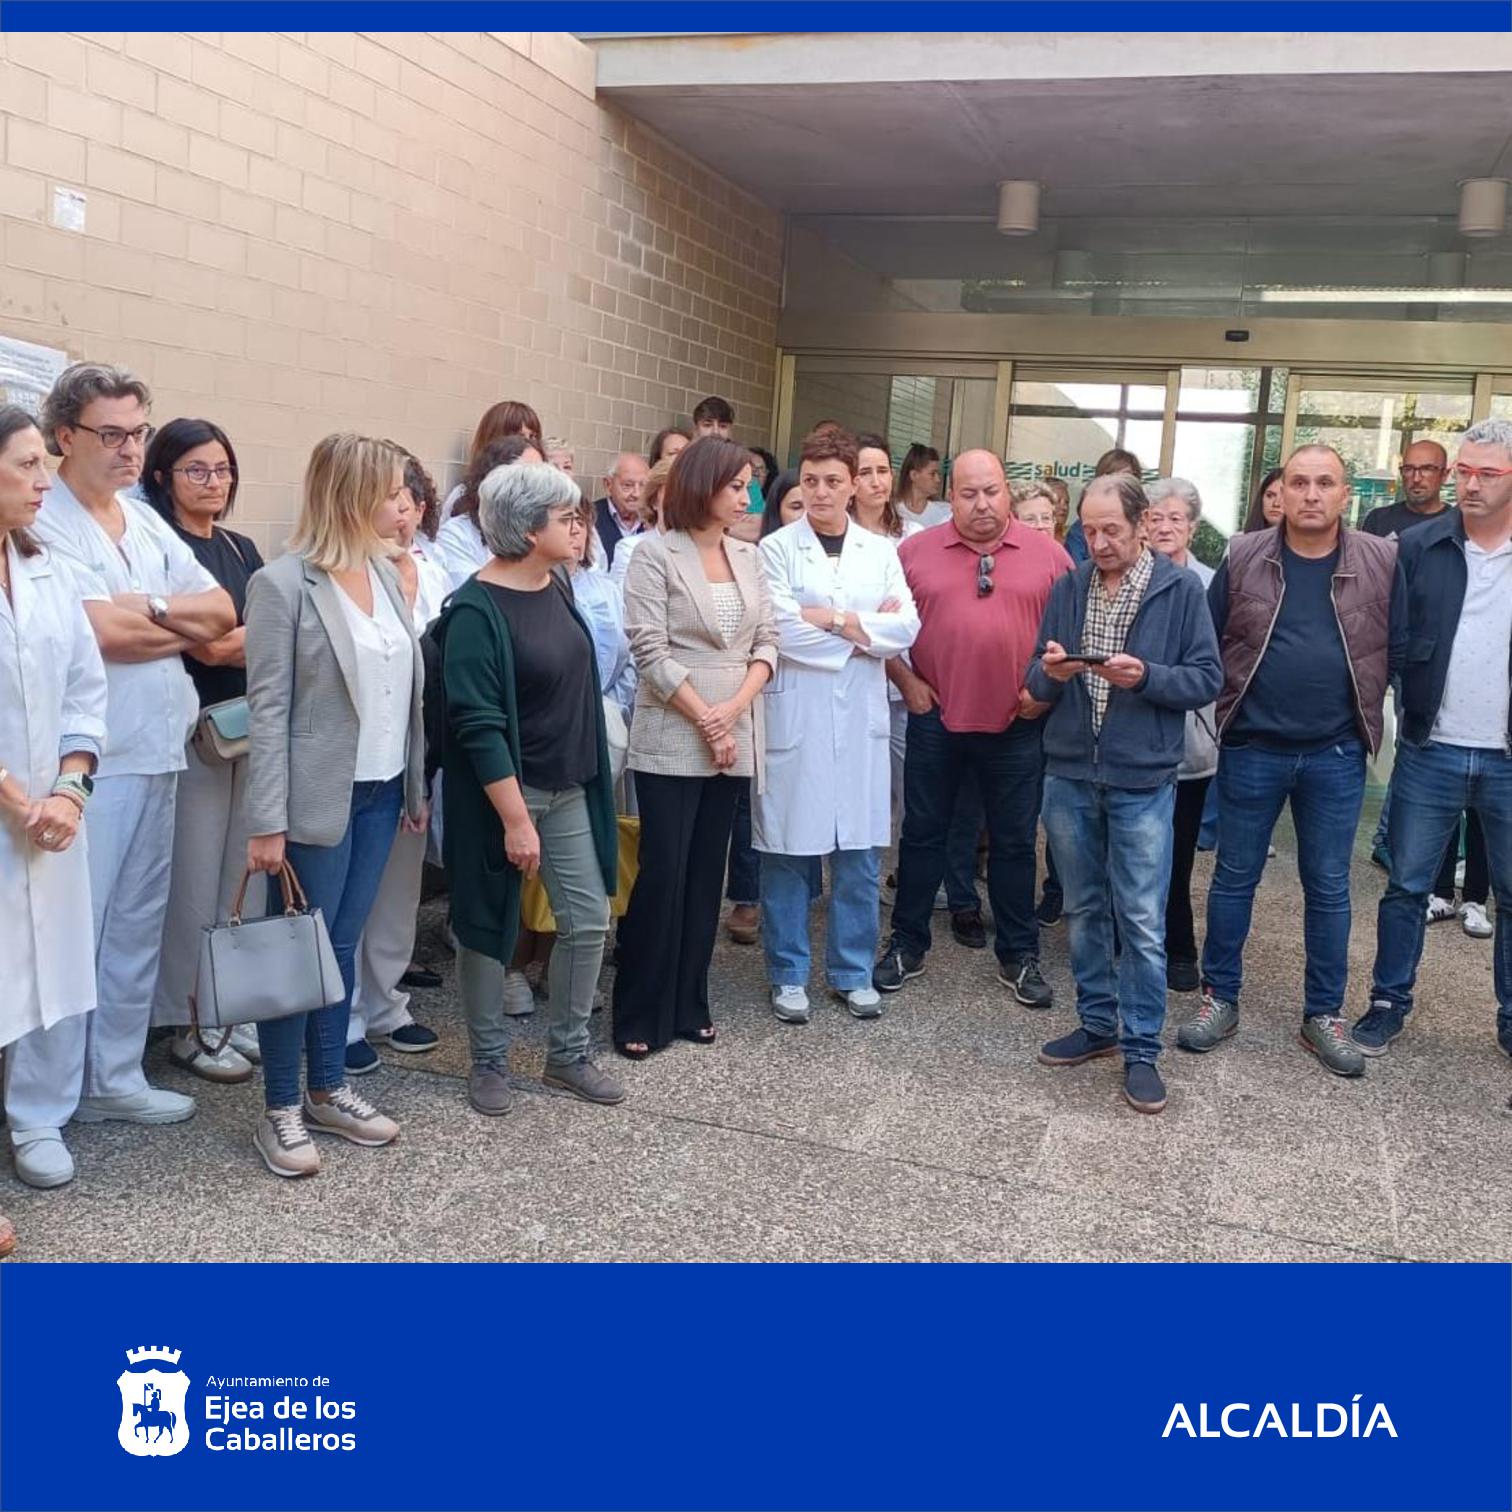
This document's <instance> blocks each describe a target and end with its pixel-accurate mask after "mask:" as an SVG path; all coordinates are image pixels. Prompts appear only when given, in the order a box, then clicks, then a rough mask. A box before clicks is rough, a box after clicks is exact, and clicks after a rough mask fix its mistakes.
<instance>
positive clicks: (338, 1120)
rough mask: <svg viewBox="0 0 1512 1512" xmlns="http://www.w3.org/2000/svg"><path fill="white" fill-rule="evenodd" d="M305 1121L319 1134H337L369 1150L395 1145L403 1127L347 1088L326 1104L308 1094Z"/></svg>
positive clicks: (336, 1090)
mask: <svg viewBox="0 0 1512 1512" xmlns="http://www.w3.org/2000/svg"><path fill="white" fill-rule="evenodd" d="M304 1121H305V1124H306V1126H307V1127H309V1128H310V1129H311V1130H313V1132H315V1133H316V1134H337V1135H340V1137H341V1138H342V1139H346V1140H350V1141H351V1143H352V1144H354V1145H363V1146H365V1147H367V1148H368V1149H378V1148H380V1147H381V1146H383V1145H387V1144H393V1142H394V1141H395V1140H396V1139H398V1137H399V1125H398V1124H396V1123H395V1122H394V1120H393V1119H392V1118H390V1117H388V1116H387V1114H384V1113H380V1112H379V1111H378V1110H377V1108H375V1107H374V1106H373V1105H372V1103H370V1102H368V1101H367V1100H366V1099H365V1098H361V1097H358V1095H357V1094H356V1093H355V1092H354V1091H352V1089H351V1088H350V1087H348V1086H345V1085H343V1086H340V1087H332V1088H331V1090H330V1092H329V1093H328V1094H327V1100H326V1101H325V1102H316V1101H315V1099H314V1098H313V1097H311V1096H310V1094H309V1093H308V1092H306V1093H305V1100H304Z"/></svg>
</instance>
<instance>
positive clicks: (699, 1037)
mask: <svg viewBox="0 0 1512 1512" xmlns="http://www.w3.org/2000/svg"><path fill="white" fill-rule="evenodd" d="M676 1037H677V1038H678V1039H680V1040H687V1042H688V1043H689V1044H690V1045H704V1046H708V1045H712V1044H713V1043H714V1041H715V1040H716V1039H717V1038H718V1037H719V1033H718V1031H717V1030H716V1029H714V1028H713V1027H712V1025H711V1026H710V1027H709V1028H707V1029H679V1030H678V1031H677V1035H676Z"/></svg>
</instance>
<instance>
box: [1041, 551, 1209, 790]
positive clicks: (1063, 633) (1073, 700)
mask: <svg viewBox="0 0 1512 1512" xmlns="http://www.w3.org/2000/svg"><path fill="white" fill-rule="evenodd" d="M1096 573H1097V564H1096V563H1095V562H1084V563H1083V564H1082V565H1081V566H1080V567H1078V568H1077V569H1076V571H1075V572H1072V573H1068V574H1067V575H1066V576H1065V577H1063V578H1061V579H1060V580H1059V581H1058V582H1057V583H1056V585H1055V586H1054V588H1052V589H1051V590H1050V601H1049V603H1047V604H1046V605H1045V613H1044V617H1043V618H1042V619H1041V621H1040V633H1039V645H1038V646H1037V647H1036V648H1035V653H1034V660H1033V661H1032V662H1030V663H1029V673H1028V676H1027V678H1026V679H1025V685H1026V686H1027V687H1028V689H1029V692H1030V694H1031V696H1032V697H1034V698H1036V699H1038V700H1039V701H1040V702H1041V703H1048V704H1049V705H1050V706H1051V707H1050V712H1049V713H1048V714H1046V715H1045V716H1044V719H1045V731H1044V741H1045V770H1046V771H1047V772H1050V773H1051V774H1053V775H1054V776H1056V777H1070V778H1073V779H1075V780H1077V781H1080V782H1097V783H1102V784H1104V785H1105V786H1107V787H1125V788H1154V787H1161V786H1162V785H1164V784H1165V783H1167V782H1174V781H1175V780H1176V769H1177V767H1179V766H1180V765H1181V758H1182V754H1183V752H1184V750H1185V745H1186V714H1187V710H1188V709H1200V708H1202V706H1203V705H1204V704H1209V703H1211V702H1212V701H1213V700H1214V699H1215V698H1216V697H1217V696H1218V690H1219V689H1220V688H1221V687H1222V686H1223V664H1222V662H1221V661H1220V660H1219V658H1218V637H1217V635H1216V633H1215V632H1214V630H1213V619H1212V616H1211V614H1209V612H1208V606H1207V596H1206V595H1205V594H1204V593H1203V591H1202V584H1201V583H1200V582H1199V581H1198V579H1197V577H1196V576H1195V575H1194V574H1193V573H1190V572H1187V571H1186V570H1185V569H1184V568H1181V567H1176V566H1173V565H1172V563H1171V560H1170V558H1169V557H1165V556H1161V555H1160V554H1159V553H1158V552H1157V553H1156V554H1155V562H1154V566H1153V568H1152V570H1151V573H1150V583H1149V586H1148V587H1147V588H1146V589H1145V594H1144V598H1143V600H1142V601H1141V602H1140V605H1139V609H1138V611H1137V612H1136V613H1135V615H1134V623H1133V625H1132V626H1131V627H1130V629H1129V635H1128V639H1127V640H1126V641H1125V643H1124V650H1125V652H1126V653H1127V654H1128V655H1130V656H1137V657H1138V658H1139V659H1140V661H1142V662H1143V663H1144V664H1145V675H1144V680H1143V681H1142V682H1141V683H1140V684H1139V686H1138V687H1137V688H1112V689H1110V691H1109V696H1108V711H1107V713H1106V714H1105V715H1104V716H1103V724H1102V733H1101V735H1100V736H1094V735H1093V733H1092V700H1091V699H1090V698H1089V697H1088V696H1087V690H1086V688H1085V687H1084V686H1083V683H1082V679H1081V678H1080V677H1074V678H1072V679H1071V681H1070V682H1057V681H1056V680H1055V679H1054V678H1053V677H1049V676H1047V675H1046V673H1045V670H1044V667H1043V666H1042V665H1041V658H1042V657H1043V656H1044V653H1045V646H1046V645H1047V643H1048V642H1050V641H1058V642H1059V643H1060V644H1061V645H1062V646H1064V647H1065V649H1066V651H1067V652H1068V653H1074V652H1076V651H1077V650H1079V649H1080V648H1081V635H1082V626H1083V624H1085V622H1086V618H1087V593H1088V590H1089V589H1090V587H1091V583H1092V579H1093V577H1094V576H1095V575H1096Z"/></svg>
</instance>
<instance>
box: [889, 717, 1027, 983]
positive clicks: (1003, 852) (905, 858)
mask: <svg viewBox="0 0 1512 1512" xmlns="http://www.w3.org/2000/svg"><path fill="white" fill-rule="evenodd" d="M1042 768H1043V761H1042V758H1041V755H1040V729H1039V725H1038V724H1037V723H1035V722H1034V721H1032V720H1024V719H1017V720H1015V721H1014V722H1013V723H1012V724H1011V725H1009V726H1008V728H1007V729H1006V730H1004V731H1002V733H1001V734H996V735H958V734H955V733H953V732H952V731H950V730H947V729H946V728H945V725H944V722H943V721H942V720H941V718H940V711H939V710H938V709H931V710H930V711H929V713H927V714H910V715H909V716H908V753H907V755H906V757H905V758H904V764H903V773H904V775H903V833H902V837H901V839H900V840H899V841H898V895H897V898H896V900H895V902H894V904H893V915H892V939H893V944H894V945H895V946H896V947H897V948H898V949H901V950H904V951H907V952H908V954H910V955H919V956H922V955H923V954H924V953H925V952H926V951H927V950H928V949H929V944H930V934H929V915H930V911H931V910H932V909H933V907H934V898H935V893H936V892H937V891H938V890H939V886H940V883H941V882H942V881H943V880H944V877H945V868H946V856H947V850H948V842H947V836H948V834H949V831H950V821H951V817H952V815H953V814H954V812H955V806H956V795H957V793H958V792H959V791H960V789H961V786H962V778H963V776H964V775H965V774H966V773H967V772H970V773H972V774H973V775H974V776H975V777H976V780H977V788H978V791H979V792H980V794H981V799H982V806H983V809H984V811H985V815H986V820H987V838H988V851H987V901H988V903H989V904H990V905H991V907H992V922H993V927H994V930H995V933H996V940H995V942H994V943H995V949H996V951H997V957H998V960H999V961H1000V962H1002V963H1004V964H1005V965H1006V964H1008V963H1009V962H1012V961H1018V960H1020V959H1022V958H1023V957H1024V956H1037V955H1038V954H1039V925H1038V924H1037V923H1036V922H1035V918H1034V873H1035V864H1036V861H1035V850H1034V831H1035V824H1036V821H1037V820H1038V819H1039V790H1040V777H1041V773H1042Z"/></svg>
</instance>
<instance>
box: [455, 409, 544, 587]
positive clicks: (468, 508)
mask: <svg viewBox="0 0 1512 1512" xmlns="http://www.w3.org/2000/svg"><path fill="white" fill-rule="evenodd" d="M545 460H546V458H545V457H544V455H542V453H541V450H540V448H539V447H538V446H536V444H535V442H534V441H532V440H531V439H530V438H529V437H528V436H505V437H503V438H502V439H500V440H498V441H490V442H489V443H488V445H487V446H485V447H484V448H483V449H482V450H481V451H479V452H478V453H477V454H476V455H475V456H474V457H473V459H472V461H471V462H470V463H469V464H468V468H467V476H466V477H465V478H464V479H463V480H462V492H461V494H460V496H459V497H458V499H457V502H456V504H455V505H454V506H453V507H452V512H451V516H450V518H448V519H447V520H445V521H444V522H443V523H442V526H441V528H440V530H438V531H437V532H436V545H435V551H436V554H437V555H438V556H439V557H440V558H441V564H442V565H443V566H444V567H445V568H446V580H447V589H448V591H449V592H452V593H455V592H456V590H457V589H458V588H460V587H461V586H462V585H463V583H465V582H466V581H467V580H468V578H470V577H471V576H472V575H473V574H474V573H475V572H476V571H477V570H478V569H479V568H480V567H482V566H483V565H484V564H485V563H486V562H489V561H491V560H492V559H493V552H491V551H490V550H489V549H488V547H487V546H486V545H484V543H483V531H482V529H481V528H480V526H479V525H478V490H479V489H480V488H481V487H482V486H483V480H484V478H486V477H487V476H488V475H489V473H491V472H492V471H493V470H494V468H496V467H513V466H514V464H515V463H516V462H544V461H545Z"/></svg>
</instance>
